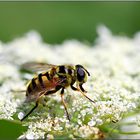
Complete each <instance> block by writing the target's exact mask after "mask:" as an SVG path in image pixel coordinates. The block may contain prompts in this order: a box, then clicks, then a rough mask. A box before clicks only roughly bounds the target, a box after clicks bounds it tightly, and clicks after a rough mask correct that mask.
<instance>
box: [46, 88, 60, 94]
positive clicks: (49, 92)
mask: <svg viewBox="0 0 140 140" xmlns="http://www.w3.org/2000/svg"><path fill="white" fill-rule="evenodd" d="M59 89H61V86H56V88H55V89H54V90H50V91H47V92H46V93H45V94H44V95H50V94H53V93H55V92H57V91H58V90H59Z"/></svg>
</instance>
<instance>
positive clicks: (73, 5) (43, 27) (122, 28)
mask: <svg viewBox="0 0 140 140" xmlns="http://www.w3.org/2000/svg"><path fill="white" fill-rule="evenodd" d="M100 24H104V25H106V26H107V27H108V28H109V29H110V30H111V31H112V32H113V33H115V34H121V35H127V36H132V35H133V34H134V33H135V32H137V31H139V29H140V2H0V40H2V41H4V42H7V41H10V40H12V39H13V38H16V37H18V36H22V35H23V34H24V33H26V32H28V31H30V30H36V31H38V32H39V33H40V34H41V35H42V38H43V40H44V41H45V42H48V43H51V44H56V43H61V42H63V40H66V39H73V38H74V39H78V40H80V41H87V42H89V43H92V42H93V41H94V39H95V38H96V36H97V34H96V28H97V26H98V25H100Z"/></svg>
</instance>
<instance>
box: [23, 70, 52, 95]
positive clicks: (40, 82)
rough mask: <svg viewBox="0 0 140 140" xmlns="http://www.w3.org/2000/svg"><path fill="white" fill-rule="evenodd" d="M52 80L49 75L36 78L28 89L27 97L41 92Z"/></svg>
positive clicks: (40, 75) (41, 74) (45, 74)
mask: <svg viewBox="0 0 140 140" xmlns="http://www.w3.org/2000/svg"><path fill="white" fill-rule="evenodd" d="M50 80H51V78H50V76H49V73H48V72H46V73H40V74H39V75H38V76H36V77H34V78H33V79H32V80H31V81H30V83H29V85H28V87H27V92H26V95H27V96H28V94H34V93H35V92H40V91H42V90H44V89H45V88H47V87H48V86H49V81H50Z"/></svg>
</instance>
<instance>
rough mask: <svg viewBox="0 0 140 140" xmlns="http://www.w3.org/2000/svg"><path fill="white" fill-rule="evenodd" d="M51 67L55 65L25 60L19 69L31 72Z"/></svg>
mask: <svg viewBox="0 0 140 140" xmlns="http://www.w3.org/2000/svg"><path fill="white" fill-rule="evenodd" d="M53 67H56V65H52V64H47V63H41V62H40V63H39V62H27V63H24V64H23V65H21V69H23V70H26V71H31V72H39V71H47V70H49V69H51V68H53Z"/></svg>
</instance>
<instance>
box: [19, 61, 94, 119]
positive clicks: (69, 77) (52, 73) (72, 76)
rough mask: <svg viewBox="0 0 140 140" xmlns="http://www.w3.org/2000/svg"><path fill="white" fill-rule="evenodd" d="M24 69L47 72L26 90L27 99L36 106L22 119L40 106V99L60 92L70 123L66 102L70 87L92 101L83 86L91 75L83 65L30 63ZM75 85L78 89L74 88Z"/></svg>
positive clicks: (37, 77) (31, 81)
mask: <svg viewBox="0 0 140 140" xmlns="http://www.w3.org/2000/svg"><path fill="white" fill-rule="evenodd" d="M22 69H25V70H32V71H34V72H35V71H36V72H37V71H45V72H41V73H39V74H38V75H37V76H36V77H34V78H32V80H30V82H29V84H28V86H27V89H26V99H27V100H28V101H31V100H33V101H35V102H36V105H35V106H34V107H33V108H32V109H31V110H30V111H29V112H28V113H27V114H26V115H25V116H24V117H23V118H22V119H21V121H23V120H24V119H25V118H27V117H28V116H29V115H30V114H31V113H32V112H33V111H34V110H35V109H36V108H37V107H38V104H39V99H40V98H41V97H42V96H47V95H51V94H54V93H56V92H57V91H59V90H61V91H60V95H61V101H62V104H63V106H64V109H65V112H66V115H67V119H68V120H69V121H70V117H69V113H68V111H67V107H66V103H65V101H64V97H63V96H64V89H65V88H67V87H68V86H70V87H71V88H72V89H73V90H75V91H80V92H81V93H82V94H83V95H84V96H85V97H86V98H87V99H88V100H90V101H91V102H93V103H95V102H94V101H93V100H91V99H90V98H89V97H88V96H87V95H86V94H85V93H86V91H85V90H84V88H83V86H82V85H83V84H84V83H85V82H86V81H87V76H90V73H89V72H88V71H87V70H86V69H85V68H84V67H83V66H82V65H75V66H73V65H51V64H46V63H37V62H28V63H25V64H23V65H22ZM74 83H76V84H77V87H74Z"/></svg>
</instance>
